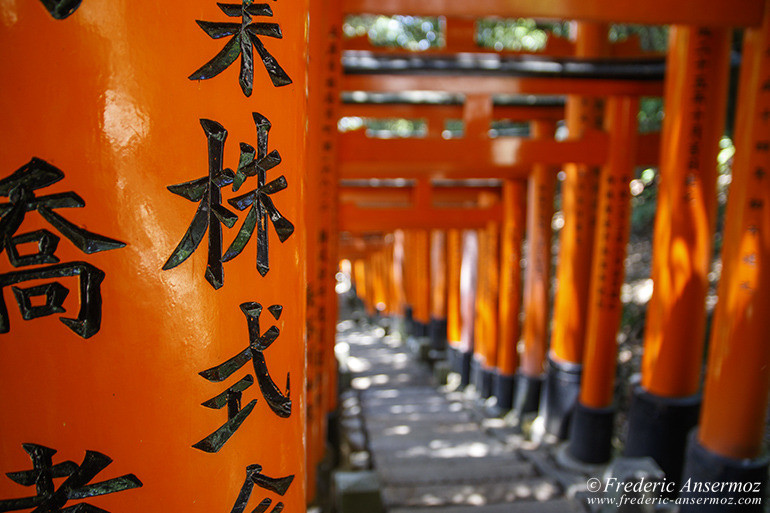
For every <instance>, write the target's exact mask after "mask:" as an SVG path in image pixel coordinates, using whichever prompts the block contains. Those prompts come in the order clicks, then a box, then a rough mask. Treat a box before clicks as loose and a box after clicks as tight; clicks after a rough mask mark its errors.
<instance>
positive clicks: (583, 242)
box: [540, 22, 609, 439]
mask: <svg viewBox="0 0 770 513" xmlns="http://www.w3.org/2000/svg"><path fill="white" fill-rule="evenodd" d="M608 51H609V43H608V40H607V24H606V23H589V22H579V23H578V24H577V40H576V47H575V53H576V55H577V57H580V58H598V57H602V56H605V55H606V54H607V53H608ZM603 112H604V108H603V100H602V99H600V98H591V97H586V96H576V95H570V96H568V97H567V109H566V122H567V128H568V129H569V137H570V139H573V138H574V139H580V138H582V137H583V136H584V134H585V132H586V131H589V130H597V129H598V130H601V128H602V122H603ZM564 171H565V173H566V178H565V180H564V182H563V183H562V186H561V197H562V212H563V214H564V227H563V228H562V229H561V232H560V234H559V241H560V244H559V263H558V267H557V270H556V283H557V284H558V287H557V288H556V292H555V297H554V307H553V333H552V334H551V349H550V351H549V353H548V365H547V366H548V369H547V372H546V380H545V387H544V389H543V398H542V402H541V405H540V412H541V415H542V416H543V420H544V424H545V431H546V432H547V433H549V434H551V435H554V436H556V437H558V438H561V439H564V438H566V437H567V434H568V433H569V430H568V429H569V422H570V420H571V418H572V411H573V409H574V407H575V402H576V401H577V398H578V394H579V393H580V377H581V374H582V369H583V366H582V362H583V344H584V340H585V332H586V322H587V319H588V315H587V313H588V289H589V280H590V276H591V262H592V255H593V241H594V230H595V228H596V195H597V189H598V176H599V169H598V168H596V167H591V166H586V165H582V164H566V165H565V166H564Z"/></svg>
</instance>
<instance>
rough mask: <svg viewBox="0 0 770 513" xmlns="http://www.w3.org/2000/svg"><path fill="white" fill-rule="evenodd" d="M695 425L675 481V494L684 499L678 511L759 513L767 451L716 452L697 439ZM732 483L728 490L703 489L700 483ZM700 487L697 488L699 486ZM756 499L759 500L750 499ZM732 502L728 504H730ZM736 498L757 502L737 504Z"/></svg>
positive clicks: (765, 472) (763, 490)
mask: <svg viewBox="0 0 770 513" xmlns="http://www.w3.org/2000/svg"><path fill="white" fill-rule="evenodd" d="M697 433H698V431H697V429H694V430H693V431H692V432H691V433H690V435H689V440H688V444H687V461H686V464H685V468H684V472H683V474H682V476H683V477H682V481H681V484H680V485H679V491H680V494H679V496H680V497H682V498H686V499H688V500H687V501H685V502H696V501H697V499H699V498H700V499H702V501H701V502H702V503H701V504H686V503H684V502H683V503H682V505H681V506H680V509H679V511H680V512H681V513H695V512H697V513H702V512H707V513H710V512H714V513H721V512H730V511H736V512H737V511H740V512H747V513H753V512H756V513H761V512H762V511H764V509H763V508H764V506H763V505H762V502H763V498H764V497H765V496H766V495H765V490H766V489H767V479H768V478H767V469H768V464H770V458H768V455H766V454H765V455H763V456H761V457H759V458H756V459H753V460H748V459H746V460H736V459H732V458H726V457H724V456H721V455H719V454H716V453H714V452H712V451H710V450H708V449H706V448H705V447H703V446H702V445H700V444H699V443H698V439H697ZM713 483H734V484H732V490H731V489H730V485H727V486H726V487H725V488H727V489H726V490H713V491H711V490H710V491H708V492H704V491H703V489H702V485H703V484H708V485H712V484H713ZM699 487H700V489H699ZM752 499H759V500H756V501H754V500H752ZM730 502H732V504H730ZM739 502H757V504H745V503H744V504H740V505H738V503H739Z"/></svg>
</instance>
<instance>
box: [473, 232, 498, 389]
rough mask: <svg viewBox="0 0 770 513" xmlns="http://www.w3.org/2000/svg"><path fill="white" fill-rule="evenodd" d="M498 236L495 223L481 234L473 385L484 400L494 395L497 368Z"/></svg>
mask: <svg viewBox="0 0 770 513" xmlns="http://www.w3.org/2000/svg"><path fill="white" fill-rule="evenodd" d="M499 232H500V229H499V227H498V224H497V223H496V222H490V223H488V224H487V226H486V227H485V228H484V229H482V230H479V258H478V284H477V292H476V317H475V323H474V331H475V333H474V346H473V360H472V361H471V382H472V383H473V385H474V386H475V388H476V391H477V392H478V394H479V395H480V396H481V397H483V398H487V397H490V396H491V395H492V387H493V377H494V374H495V367H496V366H497V319H498V314H497V309H498V289H499V277H498V274H499V270H498V268H499V265H500V262H499V260H500V254H499V253H500V250H499V246H500V244H499V238H500V233H499Z"/></svg>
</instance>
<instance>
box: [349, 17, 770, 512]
mask: <svg viewBox="0 0 770 513" xmlns="http://www.w3.org/2000/svg"><path fill="white" fill-rule="evenodd" d="M769 37H770V18H767V17H766V19H765V25H764V26H763V27H762V28H761V29H747V30H746V32H745V37H744V41H743V56H742V65H741V71H740V82H739V84H740V86H739V92H738V113H737V120H736V128H735V145H736V153H735V161H734V167H733V175H732V184H731V186H730V191H729V201H728V207H727V213H726V221H725V227H724V245H723V250H722V254H721V262H722V276H721V280H720V282H719V287H718V303H717V306H716V312H715V314H714V317H713V320H712V321H711V328H710V334H709V337H708V340H706V332H707V318H706V307H705V302H706V295H707V291H708V286H709V283H708V278H707V276H708V274H709V271H710V266H711V263H712V258H713V256H714V255H713V254H712V253H713V251H712V246H713V237H714V233H715V219H716V191H715V186H716V178H717V175H716V173H717V171H716V161H717V159H716V156H717V152H718V150H719V146H718V143H719V139H720V137H721V135H722V133H723V129H724V126H725V110H726V109H725V105H726V97H727V88H728V75H729V74H728V61H729V48H730V32H729V31H727V30H721V29H713V30H705V29H696V28H689V27H676V28H673V29H672V33H671V37H670V46H669V51H668V58H667V59H668V60H667V75H666V78H665V111H666V113H665V120H664V124H663V129H662V134H661V139H662V143H661V151H660V163H659V165H660V177H661V178H660V183H659V190H658V205H657V214H656V220H655V228H654V238H653V250H652V262H653V263H652V280H653V283H654V291H653V294H652V297H651V300H650V302H649V305H648V309H647V313H646V319H645V326H644V352H643V360H642V367H641V369H640V370H641V382H640V383H638V384H637V385H635V386H634V387H633V398H632V402H631V406H630V411H629V413H628V434H627V443H626V445H625V450H624V454H625V455H626V456H635V457H636V456H638V457H641V456H651V457H652V458H654V459H655V460H656V461H657V463H658V464H659V465H660V467H661V468H662V469H663V470H664V471H665V473H666V476H667V479H669V480H672V481H679V480H684V479H687V478H691V479H693V480H698V481H709V482H711V481H716V482H724V481H743V482H761V483H766V481H767V471H768V459H767V457H766V453H765V452H764V450H765V449H764V446H763V436H764V433H765V429H766V407H767V401H768V389H769V387H770V381H769V378H770V343H769V341H768V333H770V326H768V323H770V297H769V296H768V293H770V272H768V270H767V266H768V263H767V262H768V259H770V236H768V234H767V233H768V230H770V210H768V201H770V183H768V180H770V178H768V176H767V175H766V171H767V169H768V165H770V39H769ZM601 103H602V102H599V101H586V100H585V99H581V98H580V97H577V96H575V97H573V96H570V97H569V99H568V104H567V117H566V120H567V125H568V127H569V130H570V133H571V134H572V133H580V132H581V131H584V130H585V129H586V127H587V126H600V127H601V126H602V123H603V125H604V129H605V131H606V132H608V133H609V137H610V139H609V142H608V150H607V151H608V155H607V161H606V164H605V165H603V166H600V167H592V166H587V165H568V166H567V167H566V168H565V173H566V178H565V180H564V183H563V185H562V205H561V209H562V211H563V215H564V225H563V228H562V230H561V234H560V247H559V254H558V268H557V269H556V272H555V281H554V286H553V289H554V290H553V299H552V295H551V288H552V282H551V260H552V255H551V251H552V248H551V237H552V231H551V230H552V229H551V219H552V215H553V213H554V189H555V173H554V172H553V169H551V168H550V167H549V166H548V165H533V166H532V168H531V173H530V174H529V176H528V177H527V179H526V180H514V179H508V180H505V181H504V184H503V193H502V201H501V202H500V204H499V208H500V212H499V218H493V219H492V220H487V221H486V222H485V221H484V220H483V219H482V220H479V219H477V218H475V217H474V216H473V215H472V214H473V213H472V212H469V213H468V215H467V220H465V221H464V220H463V219H460V218H456V217H452V216H451V215H450V213H449V212H447V214H446V215H445V216H444V217H445V218H450V217H451V220H449V221H445V222H444V226H443V228H439V227H440V226H441V219H440V218H441V217H442V214H441V212H440V211H439V210H437V209H434V210H433V211H430V209H425V211H424V212H422V213H420V212H419V211H416V212H413V213H412V214H413V218H414V221H413V222H412V223H411V224H409V226H408V228H407V229H404V230H395V231H394V232H393V233H392V234H391V235H389V236H388V237H387V238H385V239H377V241H376V243H372V242H371V241H370V243H369V245H368V246H366V250H365V251H361V248H359V249H358V250H357V251H356V250H354V249H353V247H352V246H351V247H350V248H348V250H345V248H344V247H343V250H342V253H341V255H342V256H343V257H344V256H346V255H347V256H348V257H349V258H350V261H351V264H352V270H351V272H352V276H353V281H354V283H355V286H356V288H357V292H358V294H359V296H360V297H361V298H362V299H363V300H364V302H365V304H366V306H367V308H368V309H369V312H370V313H375V312H377V313H380V314H383V315H394V316H404V317H405V318H407V319H408V320H410V324H411V325H412V326H413V328H412V334H413V335H418V336H429V337H430V339H431V343H432V344H433V345H434V347H435V348H436V349H443V348H445V347H446V348H448V353H449V355H450V356H449V358H450V361H451V365H452V367H453V368H454V369H455V370H456V371H457V372H459V373H460V375H461V376H462V382H463V383H464V384H468V383H473V384H474V385H475V387H476V389H477V390H478V391H479V392H480V394H481V395H482V396H483V397H491V396H495V397H496V398H497V404H498V405H499V406H500V407H501V408H503V409H505V410H509V409H512V410H513V412H515V414H516V415H518V416H521V415H524V414H527V413H529V412H534V411H539V414H540V415H541V416H542V417H543V419H544V425H545V430H546V431H547V432H548V433H550V434H552V435H555V436H556V437H558V438H561V439H566V440H568V441H569V442H568V449H567V451H568V454H569V455H570V456H571V457H573V458H575V459H577V460H578V461H581V462H585V463H604V462H607V461H608V460H609V459H610V457H611V455H612V449H611V438H612V434H613V419H614V416H615V407H614V402H615V389H616V365H617V359H618V356H617V350H618V347H617V332H618V326H619V321H620V316H621V312H622V303H621V286H622V284H623V279H624V262H625V260H626V247H627V242H628V234H629V210H630V209H629V205H630V201H629V200H630V197H629V182H630V180H631V179H632V175H631V173H632V171H633V169H634V165H635V164H636V161H635V158H636V155H637V148H636V137H635V134H636V126H637V124H636V123H637V121H636V115H637V110H638V104H637V100H635V99H633V98H616V97H610V98H608V99H607V100H606V102H604V108H603V109H602V105H601ZM466 130H472V128H469V127H467V126H466ZM552 131H553V125H552V124H549V122H548V121H547V120H546V121H543V120H540V121H536V122H533V132H534V137H535V138H537V137H538V136H539V135H540V136H549V135H550V134H551V133H552ZM343 159H344V157H343ZM424 188H425V185H424V184H421V183H419V182H418V184H417V186H416V191H415V194H416V197H417V198H418V199H417V203H418V205H419V202H420V200H419V197H420V195H421V194H423V195H424V191H421V189H424ZM343 199H344V198H343ZM343 212H344V206H343ZM379 215H380V216H381V217H384V218H387V216H388V214H386V213H383V214H379ZM394 215H396V214H394ZM432 216H435V217H437V219H434V218H433V217H432ZM419 219H424V220H425V223H426V224H425V227H424V228H422V229H421V227H420V221H419ZM371 222H372V223H373V224H374V223H375V220H373V219H372V220H371ZM383 222H384V223H387V221H383ZM365 223H366V221H362V222H360V223H358V224H357V225H364V224H365ZM380 224H382V223H380ZM404 224H406V223H404ZM343 226H344V223H343ZM525 239H526V245H524V246H523V244H522V243H523V241H524V240H525ZM359 242H360V241H359ZM522 248H526V249H525V250H523V249H522ZM523 259H525V260H526V266H525V267H524V269H523V270H522V266H520V261H522V260H523ZM522 275H523V276H522ZM551 301H553V313H552V317H550V318H549V310H550V303H551ZM447 342H448V344H447ZM706 349H707V350H706ZM706 354H707V355H708V357H707V360H706V361H705V371H704V355H706ZM691 508H695V509H687V507H685V510H686V511H695V510H698V511H701V510H702V509H697V508H703V506H697V507H696V506H691ZM749 509H750V508H748V507H747V509H746V510H747V511H748V510H749Z"/></svg>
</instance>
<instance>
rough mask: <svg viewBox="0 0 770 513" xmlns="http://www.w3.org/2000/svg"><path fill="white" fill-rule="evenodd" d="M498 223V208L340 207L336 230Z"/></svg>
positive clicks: (470, 225)
mask: <svg viewBox="0 0 770 513" xmlns="http://www.w3.org/2000/svg"><path fill="white" fill-rule="evenodd" d="M501 219H502V208H501V207H500V205H495V206H493V207H490V208H414V207H411V208H387V209H385V208H361V207H357V206H355V205H340V210H339V220H340V222H339V223H340V224H339V228H340V231H343V232H352V233H365V232H390V231H394V230H408V229H414V230H449V229H451V228H459V229H474V228H483V227H485V226H486V225H487V223H489V222H490V221H500V220H501Z"/></svg>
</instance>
